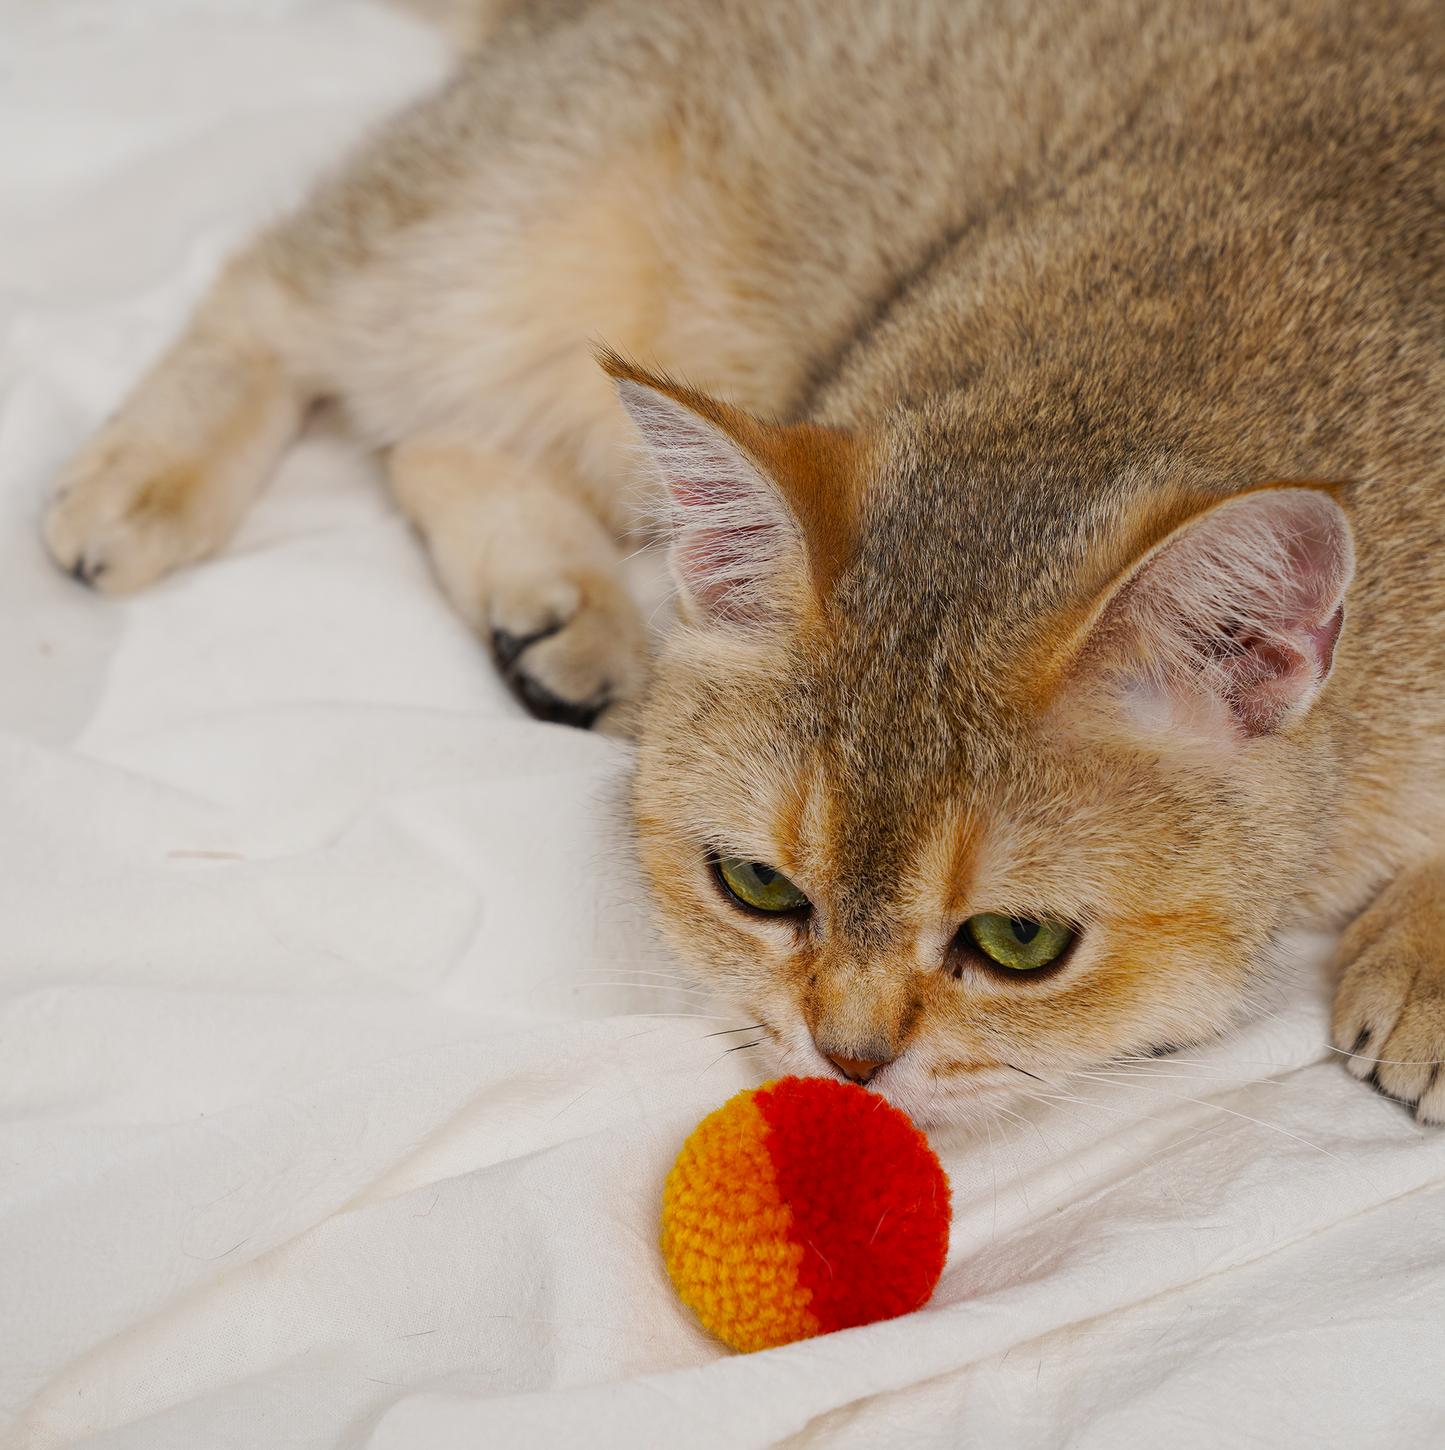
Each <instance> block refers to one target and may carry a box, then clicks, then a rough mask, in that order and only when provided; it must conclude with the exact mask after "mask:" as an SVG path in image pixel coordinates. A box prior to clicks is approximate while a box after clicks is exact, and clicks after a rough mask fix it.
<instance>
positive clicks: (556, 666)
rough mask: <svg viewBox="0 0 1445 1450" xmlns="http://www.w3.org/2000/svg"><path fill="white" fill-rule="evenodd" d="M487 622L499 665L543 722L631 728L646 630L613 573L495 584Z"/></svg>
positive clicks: (606, 728)
mask: <svg viewBox="0 0 1445 1450" xmlns="http://www.w3.org/2000/svg"><path fill="white" fill-rule="evenodd" d="M487 627H488V630H489V633H490V637H491V645H492V652H493V654H494V655H495V656H496V660H497V667H498V668H499V669H500V670H501V672H502V675H503V677H504V678H505V679H506V681H507V683H508V684H509V685H511V687H512V689H513V690H515V691H516V693H517V696H518V698H519V699H521V701H522V703H523V704H524V705H526V707H527V708H528V709H529V710H530V711H531V712H532V713H533V714H534V715H535V716H537V718H538V719H539V720H550V721H554V722H557V723H559V724H563V725H576V726H579V727H581V728H582V729H589V728H591V729H597V730H601V731H603V732H605V733H610V734H624V733H626V732H627V729H628V714H629V710H630V707H631V705H632V704H633V703H634V702H635V701H636V698H637V695H638V693H639V691H640V689H641V685H642V677H643V672H644V668H645V662H646V650H647V633H646V629H645V626H644V625H643V622H642V617H641V615H640V613H639V612H638V608H637V605H636V604H635V603H634V602H633V600H632V597H631V596H630V595H629V594H628V593H627V591H626V589H625V588H624V587H623V586H622V584H621V583H620V582H619V581H618V580H617V579H614V578H612V577H610V576H609V575H607V574H604V573H601V572H597V571H592V570H578V571H575V572H573V573H572V574H570V575H569V576H565V577H556V578H551V579H547V580H534V581H530V582H524V581H521V580H513V581H511V582H510V584H509V585H508V586H507V587H505V588H501V589H498V590H496V591H495V592H494V593H493V595H492V597H491V599H490V601H489V605H488V609H487Z"/></svg>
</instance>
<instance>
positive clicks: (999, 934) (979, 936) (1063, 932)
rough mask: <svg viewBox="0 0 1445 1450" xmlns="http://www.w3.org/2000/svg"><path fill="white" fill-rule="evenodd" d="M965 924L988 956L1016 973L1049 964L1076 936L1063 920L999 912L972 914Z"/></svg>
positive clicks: (980, 949) (979, 947) (974, 941)
mask: <svg viewBox="0 0 1445 1450" xmlns="http://www.w3.org/2000/svg"><path fill="white" fill-rule="evenodd" d="M963 925H964V930H965V931H967V932H968V935H969V936H970V937H971V938H972V939H973V943H974V945H975V946H976V947H977V948H978V949H979V951H981V952H982V953H983V954H984V956H986V957H987V958H988V959H989V960H990V961H992V962H997V963H998V965H999V966H1001V967H1009V968H1011V969H1012V970H1013V971H1015V972H1032V971H1033V970H1034V969H1035V968H1037V967H1046V966H1048V964H1049V963H1050V962H1052V961H1056V960H1057V959H1058V958H1059V957H1060V956H1061V955H1062V954H1063V951H1064V948H1065V947H1067V946H1068V944H1069V943H1070V942H1071V941H1073V939H1074V933H1073V932H1072V931H1070V930H1069V928H1068V927H1066V926H1064V925H1063V924H1062V923H1060V922H1057V921H1047V920H1046V921H1030V920H1028V919H1027V918H1026V917H1022V916H1000V915H999V914H998V913H997V912H996V911H985V912H981V913H980V914H979V915H978V916H971V917H969V919H968V920H967V921H966V922H964V924H963Z"/></svg>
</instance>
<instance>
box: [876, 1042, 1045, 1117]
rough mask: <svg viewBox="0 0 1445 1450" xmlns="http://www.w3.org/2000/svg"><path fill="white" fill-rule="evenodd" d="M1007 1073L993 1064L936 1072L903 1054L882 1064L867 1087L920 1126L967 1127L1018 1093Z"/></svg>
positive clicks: (1015, 1085) (1006, 1070)
mask: <svg viewBox="0 0 1445 1450" xmlns="http://www.w3.org/2000/svg"><path fill="white" fill-rule="evenodd" d="M1010 1077H1011V1074H1010V1073H1009V1071H1008V1069H1007V1068H999V1067H995V1066H988V1067H980V1068H979V1070H978V1071H977V1072H958V1073H953V1074H950V1075H948V1076H939V1075H938V1074H936V1073H934V1072H931V1071H929V1070H928V1069H927V1068H925V1067H923V1066H922V1065H921V1064H914V1063H910V1062H909V1061H908V1059H907V1056H906V1055H905V1056H904V1057H901V1058H899V1059H898V1061H897V1062H894V1063H890V1064H889V1066H888V1067H886V1068H884V1069H883V1070H882V1071H881V1072H880V1073H879V1074H878V1075H877V1076H876V1077H875V1078H874V1079H873V1081H872V1082H871V1083H869V1084H868V1090H869V1091H870V1092H876V1093H878V1094H879V1096H880V1097H883V1098H886V1099H887V1100H888V1101H889V1102H890V1103H892V1104H893V1106H894V1107H895V1108H901V1109H902V1110H903V1111H904V1112H905V1113H907V1114H908V1116H909V1117H910V1118H912V1119H913V1121H914V1122H915V1123H917V1124H918V1126H919V1127H920V1128H929V1129H934V1128H970V1127H974V1126H977V1125H981V1124H983V1123H984V1122H985V1121H986V1119H987V1117H988V1115H989V1114H990V1112H992V1111H993V1110H994V1109H995V1108H997V1107H999V1106H1001V1105H1002V1104H1003V1103H1005V1102H1006V1101H1008V1100H1010V1099H1013V1098H1016V1097H1017V1096H1018V1092H1019V1089H1018V1085H1017V1084H1015V1083H1013V1082H1011V1081H1010V1080H1009V1079H1010Z"/></svg>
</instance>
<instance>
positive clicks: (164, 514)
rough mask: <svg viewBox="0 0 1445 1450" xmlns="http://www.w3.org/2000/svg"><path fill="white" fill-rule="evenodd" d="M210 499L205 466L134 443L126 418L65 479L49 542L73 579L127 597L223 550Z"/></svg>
mask: <svg viewBox="0 0 1445 1450" xmlns="http://www.w3.org/2000/svg"><path fill="white" fill-rule="evenodd" d="M206 491H207V490H206V480H205V479H204V477H203V470H202V467H201V465H200V464H198V463H196V462H194V461H187V460H180V459H177V458H175V457H173V456H170V455H168V454H167V453H166V452H165V451H164V450H163V449H162V448H160V447H158V446H157V445H156V444H155V443H154V442H152V441H151V440H149V439H146V438H143V437H139V438H138V437H128V436H127V430H126V427H125V423H124V417H123V416H122V418H121V419H119V420H117V422H116V423H113V424H112V425H111V426H110V427H109V428H107V429H106V430H105V431H104V432H102V433H101V434H100V436H99V437H98V438H96V439H95V441H94V442H93V443H91V444H90V446H89V447H88V448H86V449H85V450H84V451H83V452H81V453H80V454H79V455H78V456H77V457H76V458H75V459H74V461H73V462H72V463H71V464H70V466H69V467H68V468H67V469H66V470H65V472H64V473H63V474H62V475H61V476H60V479H59V480H58V482H57V483H56V486H55V491H54V493H53V494H52V496H51V502H50V508H49V511H48V513H47V515H46V518H45V526H44V527H45V542H46V544H47V545H48V546H49V549H50V552H51V554H52V556H53V557H54V559H55V561H56V563H57V564H59V565H60V567H61V568H62V569H64V570H65V571H66V572H67V573H69V574H73V575H74V576H75V577H76V578H77V579H80V580H82V581H83V582H84V583H86V584H92V585H94V586H95V587H96V588H97V589H102V590H104V591H105V592H107V593H110V594H128V593H131V592H132V591H134V590H137V589H142V588H144V587H145V586H146V585H147V584H150V583H153V582H154V581H155V580H156V579H158V578H160V577H161V575H162V574H165V573H167V572H168V571H169V570H171V569H174V568H176V567H177V566H178V565H180V564H185V563H189V562H190V561H191V560H193V559H198V558H201V557H202V556H203V555H205V554H208V553H210V552H211V551H212V550H213V549H214V548H215V547H216V545H217V544H218V543H219V542H220V541H219V540H218V539H217V538H215V536H214V530H213V529H212V528H211V527H210V526H209V525H210V522H211V521H210V520H209V519H208V518H207V512H208V511H207V510H206V509H205V508H204V507H202V506H201V505H202V503H203V501H204V495H205V493H206Z"/></svg>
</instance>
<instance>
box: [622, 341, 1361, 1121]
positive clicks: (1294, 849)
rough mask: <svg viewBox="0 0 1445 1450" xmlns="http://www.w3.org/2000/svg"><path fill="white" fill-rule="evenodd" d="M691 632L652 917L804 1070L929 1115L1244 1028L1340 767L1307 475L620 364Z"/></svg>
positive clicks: (681, 635) (644, 828)
mask: <svg viewBox="0 0 1445 1450" xmlns="http://www.w3.org/2000/svg"><path fill="white" fill-rule="evenodd" d="M610 362H611V367H612V370H613V372H614V375H615V376H616V377H617V378H618V386H619V389H620V392H621V394H622V398H623V401H624V403H625V405H626V406H627V408H628V410H629V412H630V413H631V415H632V417H633V419H634V420H635V422H636V423H637V425H638V427H639V429H640V431H641V433H642V434H643V436H644V438H645V439H646V440H647V442H648V443H649V445H650V446H651V448H652V450H653V452H654V454H655V456H656V459H657V462H658V466H659V469H660V471H661V474H662V477H663V479H664V482H665V484H666V488H667V493H668V497H669V499H670V503H671V516H672V567H673V572H674V574H675V576H676V580H677V584H678V589H679V596H680V598H679V612H680V616H681V618H680V623H679V625H678V627H677V629H676V630H675V631H674V632H673V633H672V634H671V635H670V637H669V639H668V641H667V642H666V644H665V645H664V647H663V649H662V651H661V654H660V658H659V660H658V664H657V670H656V679H655V682H654V686H653V689H652V693H651V697H650V699H649V702H648V706H647V709H646V711H645V713H644V717H643V723H642V729H641V736H640V742H639V765H638V771H637V776H636V786H635V815H636V822H637V829H638V839H639V845H640V849H641V854H642V858H643V861H644V863H645V866H646V869H647V871H648V873H649V875H650V878H651V885H652V892H653V895H654V898H655V902H656V906H657V909H658V911H659V913H660V916H661V920H662V922H663V925H664V928H665V930H666V931H667V933H668V935H669V937H670V939H671V941H672V943H673V945H674V947H675V948H676V950H677V951H678V953H679V954H680V955H681V956H682V957H683V959H684V960H685V961H686V962H687V963H688V964H689V965H690V966H691V967H692V968H693V969H694V970H695V971H696V972H697V974H698V975H699V976H700V977H701V978H702V979H703V980H704V981H706V982H707V983H709V984H710V985H711V986H713V987H714V988H715V989H716V990H717V991H718V992H720V993H721V994H723V995H725V996H727V997H730V998H731V999H732V1000H733V1001H734V1002H735V1003H736V1004H737V1005H738V1006H739V1007H740V1008H741V1009H743V1010H744V1011H746V1012H748V1013H749V1014H750V1015H751V1016H752V1017H753V1018H754V1019H755V1020H756V1021H757V1022H759V1023H760V1024H762V1025H763V1027H764V1028H765V1029H766V1030H767V1032H768V1033H769V1034H770V1035H771V1036H772V1038H773V1039H774V1040H775V1042H776V1043H777V1045H778V1047H779V1049H780V1053H781V1065H782V1067H783V1068H784V1070H786V1071H791V1072H820V1073H829V1072H842V1073H844V1074H845V1075H848V1076H852V1077H855V1078H858V1079H862V1080H871V1085H872V1086H873V1087H874V1088H875V1089H877V1090H879V1091H882V1092H884V1093H886V1095H887V1096H888V1097H889V1098H891V1099H892V1100H894V1101H895V1102H897V1103H899V1104H900V1105H901V1106H903V1107H905V1108H907V1109H908V1110H909V1111H911V1112H913V1113H914V1114H916V1115H918V1116H920V1117H922V1118H923V1119H924V1120H926V1121H936V1120H941V1119H949V1118H960V1117H967V1116H969V1112H970V1107H971V1106H972V1105H974V1104H976V1103H978V1102H979V1101H980V1100H981V1099H984V1098H986V1097H989V1096H992V1095H993V1094H994V1093H995V1092H997V1090H999V1089H1000V1088H1006V1089H1018V1088H1023V1089H1030V1088H1035V1089H1036V1088H1037V1084H1032V1083H1030V1082H1029V1078H1030V1077H1034V1078H1041V1079H1044V1080H1045V1081H1048V1082H1054V1081H1056V1080H1057V1078H1058V1077H1059V1075H1060V1074H1063V1073H1067V1072H1068V1071H1070V1070H1072V1069H1076V1068H1079V1067H1083V1066H1085V1065H1088V1064H1094V1063H1098V1062H1101V1061H1105V1060H1108V1059H1113V1058H1118V1057H1121V1056H1133V1055H1140V1054H1148V1053H1151V1052H1156V1051H1158V1050H1159V1049H1161V1048H1167V1047H1169V1046H1171V1045H1177V1044H1181V1043H1186V1042H1193V1041H1197V1040H1200V1039H1202V1038H1205V1037H1208V1036H1210V1035H1212V1034H1213V1033H1215V1032H1217V1031H1218V1030H1220V1029H1221V1028H1222V1027H1223V1026H1225V1025H1227V1024H1228V1023H1229V1022H1230V1021H1231V1020H1232V1019H1233V1018H1234V1017H1235V1016H1237V1015H1238V1013H1239V1011H1240V1009H1241V1007H1242V1006H1243V1005H1245V1004H1246V1003H1247V1002H1248V1000H1249V998H1250V994H1251V988H1252V986H1253V984H1254V982H1255V981H1256V974H1257V971H1258V968H1259V966H1260V964H1261V962H1262V960H1263V958H1264V957H1265V955H1266V954H1267V952H1268V949H1269V946H1270V943H1271V939H1272V937H1273V935H1274V934H1275V933H1276V932H1277V931H1278V929H1279V928H1280V926H1281V924H1282V921H1283V918H1284V914H1285V912H1286V910H1287V907H1288V903H1289V901H1290V898H1291V896H1292V894H1293V892H1294V891H1295V889H1296V887H1297V885H1298V882H1299V880H1300V878H1301V874H1302V873H1303V872H1304V871H1305V869H1306V868H1307V867H1308V865H1309V863H1310V860H1311V857H1312V855H1313V853H1314V850H1315V847H1316V842H1317V835H1318V821H1319V818H1320V814H1321V812H1323V811H1326V810H1327V809H1328V804H1329V799H1330V796H1331V793H1332V788H1333V787H1332V782H1331V779H1330V777H1329V773H1328V771H1327V770H1326V769H1325V768H1324V766H1323V763H1322V762H1323V759H1324V755H1323V752H1322V751H1321V750H1320V748H1319V736H1320V732H1321V730H1323V729H1324V728H1325V726H1324V725H1322V724H1321V721H1320V718H1319V717H1320V714H1321V712H1319V711H1313V712H1312V710H1311V707H1312V705H1313V704H1314V702H1315V700H1316V697H1317V695H1318V694H1319V691H1320V689H1321V687H1322V685H1323V684H1324V681H1325V679H1326V677H1327V676H1328V674H1329V672H1330V669H1331V663H1332V657H1333V652H1334V647H1335V642H1336V639H1337V637H1338V635H1339V631H1340V627H1341V621H1342V617H1343V613H1342V598H1343V595H1344V591H1345V588H1346V586H1347V585H1348V583H1349V580H1350V576H1351V572H1352V568H1353V555H1352V546H1351V538H1350V531H1349V527H1348V524H1347V523H1346V520H1345V516H1344V513H1343V511H1342V509H1341V508H1340V506H1339V504H1338V503H1337V502H1336V500H1335V499H1334V497H1333V496H1332V494H1331V492H1330V491H1329V490H1328V489H1325V488H1322V487H1316V486H1287V487H1286V486H1270V487H1258V488H1246V489H1243V490H1242V491H1241V490H1240V489H1239V488H1238V487H1237V486H1236V487H1235V488H1230V487H1224V486H1204V485H1201V484H1200V483H1199V482H1198V481H1197V480H1189V479H1186V478H1185V477H1184V476H1183V475H1182V473H1180V472H1178V471H1177V470H1173V469H1171V467H1169V466H1167V465H1165V464H1163V463H1151V462H1145V463H1140V462H1138V461H1136V462H1134V463H1120V462H1118V461H1112V462H1111V461H1108V460H1105V461H1103V462H1100V463H1095V462H1091V461H1090V460H1089V459H1088V458H1087V457H1085V456H1082V455H1078V454H1076V455H1073V456H1063V457H1053V458H1048V457H1039V456H1037V454H1036V450H1035V448H1034V446H1033V445H1024V444H1019V445H1012V444H1011V445H1006V446H1005V445H1000V444H998V443H993V444H987V445H985V444H984V443H982V442H980V441H979V440H978V433H979V430H978V429H977V428H976V427H973V426H971V425H968V424H966V423H965V422H963V421H961V420H959V419H958V418H956V417H954V416H951V414H950V410H949V407H948V405H947V404H940V405H938V406H937V407H936V408H934V409H932V410H924V411H921V412H920V411H904V410H900V411H898V412H897V413H896V414H895V415H893V416H892V417H890V418H889V419H888V420H887V421H885V422H884V423H882V424H880V425H879V426H878V427H876V428H875V429H872V430H870V431H869V432H867V433H866V434H851V433H846V432H839V431H834V430H829V429H824V428H819V427H814V426H812V425H795V426H791V427H778V426H774V425H769V424H764V423H762V422H759V421H758V420H756V419H753V418H751V417H748V416H746V415H744V414H741V413H738V412H737V411H735V410H733V409H731V408H729V407H727V406H725V405H723V404H721V403H718V402H716V401H714V400H711V399H709V398H706V397H704V396H701V395H699V394H696V393H693V392H691V391H689V390H687V389H685V388H682V387H679V386H676V385H674V384H672V383H670V382H668V381H666V380H663V379H658V378H655V377H650V376H648V375H647V374H644V373H642V372H639V371H638V370H636V369H633V368H631V367H630V366H628V365H626V364H624V363H622V362H621V361H620V360H617V359H612V360H610Z"/></svg>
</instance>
